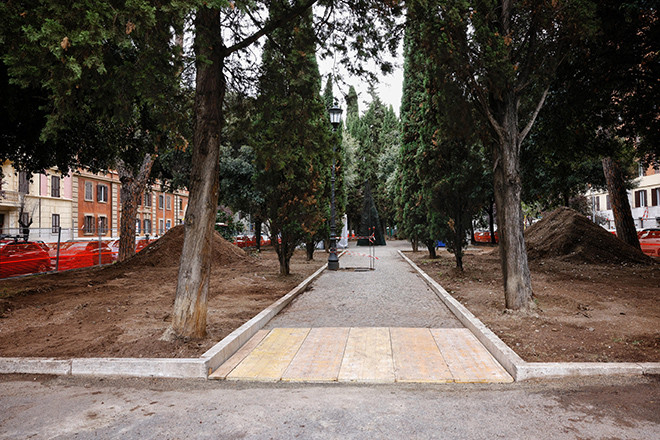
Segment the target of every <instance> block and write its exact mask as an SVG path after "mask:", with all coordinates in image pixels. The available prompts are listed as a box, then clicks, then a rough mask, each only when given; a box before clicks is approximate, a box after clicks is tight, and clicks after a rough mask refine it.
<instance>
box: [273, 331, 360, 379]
mask: <svg viewBox="0 0 660 440" xmlns="http://www.w3.org/2000/svg"><path fill="white" fill-rule="evenodd" d="M348 333H349V329H348V328H338V327H328V328H313V329H311V330H310V332H309V334H308V335H307V338H306V339H305V342H303V344H302V346H301V347H300V350H298V353H297V354H296V356H295V357H294V358H293V360H292V361H291V364H290V365H289V367H288V368H287V370H286V371H285V372H284V374H283V375H282V380H284V381H290V382H336V381H337V377H338V376H339V368H340V367H341V361H342V359H343V357H344V349H345V347H346V340H347V339H348Z"/></svg>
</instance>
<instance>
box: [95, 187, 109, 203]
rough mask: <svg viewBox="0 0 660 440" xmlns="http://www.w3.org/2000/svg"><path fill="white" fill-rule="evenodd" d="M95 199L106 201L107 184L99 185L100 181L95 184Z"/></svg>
mask: <svg viewBox="0 0 660 440" xmlns="http://www.w3.org/2000/svg"><path fill="white" fill-rule="evenodd" d="M96 201H97V202H103V203H107V202H108V185H101V184H100V183H99V184H98V185H96Z"/></svg>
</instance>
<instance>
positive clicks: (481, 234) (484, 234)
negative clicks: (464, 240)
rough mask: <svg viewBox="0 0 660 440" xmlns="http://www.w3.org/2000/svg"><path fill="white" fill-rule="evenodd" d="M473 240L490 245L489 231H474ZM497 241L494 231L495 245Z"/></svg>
mask: <svg viewBox="0 0 660 440" xmlns="http://www.w3.org/2000/svg"><path fill="white" fill-rule="evenodd" d="M474 240H475V241H476V242H478V243H490V231H474ZM498 241H499V237H498V236H497V231H495V243H497V242H498Z"/></svg>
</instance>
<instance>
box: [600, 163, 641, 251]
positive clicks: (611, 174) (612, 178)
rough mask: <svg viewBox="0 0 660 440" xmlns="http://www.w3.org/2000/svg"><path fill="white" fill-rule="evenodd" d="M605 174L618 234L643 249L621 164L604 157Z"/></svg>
mask: <svg viewBox="0 0 660 440" xmlns="http://www.w3.org/2000/svg"><path fill="white" fill-rule="evenodd" d="M602 162H603V174H605V181H606V182H607V191H608V192H609V193H610V201H611V203H612V213H613V214H614V226H615V227H616V236H617V237H618V238H619V239H621V240H623V241H624V242H626V243H628V244H629V245H631V246H634V247H636V248H637V249H640V250H641V246H640V244H639V238H638V237H637V229H636V228H635V220H633V216H632V210H631V209H630V203H629V202H628V191H626V187H625V179H624V178H623V172H622V171H621V165H619V163H618V162H617V161H616V160H614V159H612V158H611V157H606V158H604V159H603V161H602Z"/></svg>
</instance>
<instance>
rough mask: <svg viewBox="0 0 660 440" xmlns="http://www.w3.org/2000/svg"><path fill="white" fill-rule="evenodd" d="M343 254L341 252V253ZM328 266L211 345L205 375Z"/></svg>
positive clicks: (205, 363) (206, 355)
mask: <svg viewBox="0 0 660 440" xmlns="http://www.w3.org/2000/svg"><path fill="white" fill-rule="evenodd" d="M339 256H341V254H340V255H339ZM327 267H328V264H327V263H326V264H324V265H323V266H321V268H320V269H318V270H317V271H316V272H314V273H313V274H312V275H310V276H309V277H307V278H306V279H305V280H304V281H303V282H302V283H300V284H298V285H297V286H296V287H294V288H293V290H291V291H290V292H289V293H287V294H286V295H284V296H283V297H282V298H280V299H279V300H277V301H275V302H274V303H273V304H271V305H270V306H268V307H267V308H265V309H264V310H262V311H261V312H260V313H259V314H258V315H256V316H255V317H254V318H252V319H250V320H249V321H248V322H246V323H245V324H243V325H242V326H240V327H239V328H237V329H236V330H234V331H233V332H231V333H230V334H229V335H227V336H226V337H225V338H224V339H223V340H222V341H220V342H218V343H217V344H215V345H214V346H213V347H211V348H210V349H209V350H208V351H207V352H206V353H204V354H203V355H202V357H201V360H202V362H204V365H205V367H206V374H205V377H208V375H209V374H211V372H213V370H215V369H216V368H218V367H219V366H220V365H222V364H223V362H225V361H226V360H227V359H229V358H230V357H231V356H232V355H233V354H234V353H236V352H237V351H238V349H239V348H241V347H242V346H243V344H245V343H246V342H247V341H248V340H249V339H250V338H251V337H252V336H254V335H255V333H257V332H258V331H259V330H261V329H262V328H263V327H264V326H265V325H266V324H267V323H268V321H270V320H271V319H273V317H274V316H275V315H277V314H278V313H279V312H280V311H281V310H282V309H283V308H284V307H286V306H287V305H289V303H290V302H291V301H293V299H294V298H295V297H296V296H298V295H300V294H301V293H302V292H304V291H305V290H307V287H308V286H309V285H310V284H311V283H312V281H314V280H315V279H316V278H318V276H319V275H321V273H322V272H323V271H324V270H325V269H326V268H327Z"/></svg>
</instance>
